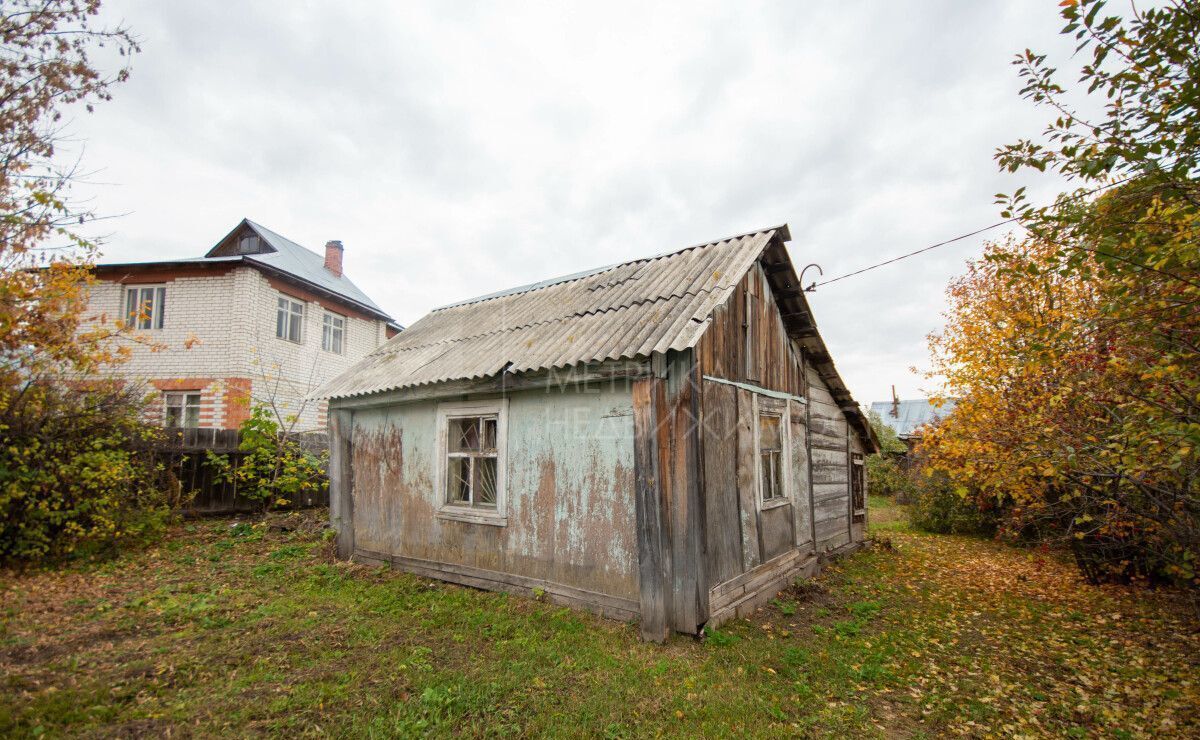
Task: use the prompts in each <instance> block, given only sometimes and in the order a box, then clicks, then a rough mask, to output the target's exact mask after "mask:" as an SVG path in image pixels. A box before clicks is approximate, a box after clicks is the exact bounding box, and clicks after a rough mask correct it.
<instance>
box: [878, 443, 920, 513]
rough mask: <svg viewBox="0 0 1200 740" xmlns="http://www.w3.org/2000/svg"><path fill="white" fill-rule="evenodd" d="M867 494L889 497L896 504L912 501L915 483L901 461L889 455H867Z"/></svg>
mask: <svg viewBox="0 0 1200 740" xmlns="http://www.w3.org/2000/svg"><path fill="white" fill-rule="evenodd" d="M866 465H867V493H869V494H870V495H872V496H890V497H893V498H895V499H896V503H900V504H906V503H909V502H910V501H912V497H913V494H914V492H915V491H916V483H914V482H913V480H912V476H911V474H910V473H909V471H908V469H907V467H906V466H905V464H904V461H903V459H901V458H898V457H895V456H890V455H868V456H867V460H866Z"/></svg>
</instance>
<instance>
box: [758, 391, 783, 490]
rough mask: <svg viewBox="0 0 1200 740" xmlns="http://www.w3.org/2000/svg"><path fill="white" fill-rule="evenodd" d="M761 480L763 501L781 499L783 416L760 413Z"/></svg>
mask: <svg viewBox="0 0 1200 740" xmlns="http://www.w3.org/2000/svg"><path fill="white" fill-rule="evenodd" d="M758 462H759V471H760V472H759V481H760V484H761V486H762V501H763V503H771V502H773V501H780V500H782V499H783V498H784V497H785V496H784V491H783V416H782V415H780V414H774V413H760V414H759V415H758Z"/></svg>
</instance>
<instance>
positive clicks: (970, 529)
mask: <svg viewBox="0 0 1200 740" xmlns="http://www.w3.org/2000/svg"><path fill="white" fill-rule="evenodd" d="M914 477H915V476H914ZM909 518H910V520H911V521H912V524H913V526H915V527H916V528H917V529H922V530H924V531H926V532H935V533H938V534H983V535H992V534H995V532H996V525H997V521H998V518H997V515H996V511H995V509H993V508H991V507H987V506H982V505H981V503H980V501H979V500H978V498H977V497H975V496H973V495H971V493H970V492H969V491H966V490H965V489H961V488H955V487H954V486H953V485H951V483H950V481H949V480H948V479H947V478H946V477H945V476H944V475H942V474H938V473H935V474H933V475H925V474H922V475H921V476H920V479H919V481H918V482H917V484H916V485H915V487H914V489H913V499H912V509H911V510H910V512H909Z"/></svg>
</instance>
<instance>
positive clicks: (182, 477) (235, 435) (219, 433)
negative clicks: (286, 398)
mask: <svg viewBox="0 0 1200 740" xmlns="http://www.w3.org/2000/svg"><path fill="white" fill-rule="evenodd" d="M293 438H294V439H296V440H297V441H299V442H300V444H301V445H302V446H303V447H304V448H305V449H306V450H308V451H309V452H312V453H313V454H318V455H319V454H321V453H322V452H323V451H326V450H328V449H329V437H328V435H327V434H326V433H324V432H305V433H302V434H298V435H295V436H294V437H293ZM241 441H242V438H241V432H240V431H239V430H237V429H195V428H179V429H167V430H166V434H165V435H164V440H163V442H162V443H161V444H159V445H156V447H157V449H156V452H157V454H158V455H160V459H161V460H162V462H163V464H164V465H165V466H166V469H167V470H168V471H170V473H171V475H172V476H173V477H174V478H175V480H176V481H178V485H179V488H180V490H181V491H182V492H184V493H187V492H192V493H193V495H192V497H191V500H190V502H189V504H188V505H187V507H186V508H185V511H186V512H187V513H190V514H228V513H235V512H242V511H257V510H258V509H260V508H261V506H262V505H261V504H260V503H259V502H256V501H253V500H251V499H248V498H246V497H245V496H242V495H240V494H239V493H238V490H237V483H236V482H235V481H226V480H222V479H221V478H220V477H219V476H218V475H217V474H216V471H215V470H214V469H213V468H212V466H210V465H208V464H207V460H208V455H207V453H208V451H210V450H211V451H212V452H214V453H217V454H219V455H224V456H226V457H227V458H228V459H229V462H230V464H231V465H232V466H233V467H234V468H236V467H237V466H239V465H241V464H242V461H243V460H244V459H245V458H246V456H247V453H245V452H242V451H241V450H239V449H238V445H239V444H241ZM318 506H320V507H327V506H329V491H328V489H326V490H324V491H321V492H320V493H311V494H306V495H304V496H301V497H299V500H296V501H292V502H291V507H290V508H297V509H298V508H307V507H318Z"/></svg>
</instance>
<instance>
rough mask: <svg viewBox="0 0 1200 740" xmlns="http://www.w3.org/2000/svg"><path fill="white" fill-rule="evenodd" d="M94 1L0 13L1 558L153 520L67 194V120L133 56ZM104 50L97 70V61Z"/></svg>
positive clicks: (115, 348) (153, 495) (145, 462)
mask: <svg viewBox="0 0 1200 740" xmlns="http://www.w3.org/2000/svg"><path fill="white" fill-rule="evenodd" d="M99 8H100V3H99V1H98V0H36V1H35V0H10V1H8V2H5V3H4V4H3V6H2V8H0V211H2V214H0V560H9V559H14V558H17V559H28V558H34V557H39V556H42V555H46V554H66V553H69V552H72V551H75V550H77V549H78V548H79V547H81V546H83V545H87V544H96V543H113V542H115V541H117V540H119V539H120V538H122V537H126V536H130V535H133V534H136V533H137V532H138V531H140V530H141V529H143V528H144V527H145V526H149V524H150V522H149V519H152V518H153V516H150V517H149V518H148V516H147V515H153V514H155V513H156V512H160V511H161V507H160V506H159V504H160V499H161V492H159V491H156V490H155V488H154V480H153V479H154V474H155V469H154V465H153V463H152V461H150V460H149V459H148V458H147V457H146V456H145V455H144V454H142V453H141V452H140V451H139V450H138V449H137V446H138V442H139V440H140V438H141V437H142V435H143V433H144V432H145V427H144V425H142V424H141V422H140V420H139V415H138V411H139V409H140V399H139V398H138V397H137V393H136V391H135V390H134V389H130V388H127V387H123V386H121V385H119V384H116V383H113V382H105V381H103V380H102V379H100V375H101V374H102V371H103V369H104V368H105V367H106V366H108V365H111V364H112V363H114V362H118V361H120V360H121V358H122V355H123V347H122V345H121V344H120V343H119V342H114V341H113V340H114V339H115V338H117V337H119V336H121V335H122V333H123V332H124V331H125V329H124V327H123V326H122V324H121V323H120V321H119V320H118V317H111V318H112V319H113V321H112V322H104V321H100V322H94V323H93V322H87V321H85V319H86V318H87V317H85V315H84V312H85V309H86V303H87V289H88V284H89V280H90V278H89V274H90V270H89V268H90V265H91V262H92V260H93V258H94V256H95V254H96V244H95V243H93V242H92V241H90V240H89V239H87V238H86V237H85V236H84V235H83V234H82V232H81V231H80V229H81V228H82V227H84V226H85V225H86V224H87V223H88V222H89V221H91V220H92V219H93V218H94V214H92V213H91V212H89V211H88V210H86V209H82V208H79V207H77V206H76V205H75V204H73V203H72V201H71V199H70V188H71V185H72V183H73V182H74V181H76V179H77V177H78V172H79V170H78V166H79V163H78V161H77V160H69V159H64V153H63V152H62V151H60V145H61V143H62V140H63V137H64V130H65V127H66V125H67V122H68V120H69V119H68V116H69V115H71V114H74V113H85V112H88V111H90V110H91V108H92V106H93V105H94V104H95V103H96V102H99V101H105V100H108V99H109V98H110V96H111V91H112V88H113V86H114V85H116V84H117V83H119V82H121V81H123V80H124V79H125V78H126V77H127V76H128V73H129V72H128V66H127V65H128V60H129V58H130V56H131V55H132V54H133V53H134V52H136V51H137V50H138V47H137V42H136V40H135V39H134V37H133V36H132V35H131V33H130V32H129V30H128V29H126V28H123V27H102V26H99V25H97V16H98V13H99ZM100 54H105V55H108V54H111V56H112V58H113V59H115V60H118V61H117V66H118V69H116V70H115V71H113V72H112V73H105V72H103V71H102V70H101V65H99V64H96V63H94V62H93V56H95V55H100Z"/></svg>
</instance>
